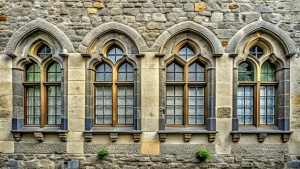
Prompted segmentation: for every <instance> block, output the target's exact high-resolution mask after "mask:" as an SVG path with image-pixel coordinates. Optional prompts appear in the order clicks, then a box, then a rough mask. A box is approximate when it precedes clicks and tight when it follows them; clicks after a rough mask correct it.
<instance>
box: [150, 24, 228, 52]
mask: <svg viewBox="0 0 300 169" xmlns="http://www.w3.org/2000/svg"><path fill="white" fill-rule="evenodd" d="M185 31H192V32H196V33H198V34H200V35H201V36H202V37H203V38H204V39H205V40H206V41H207V42H208V43H209V45H210V46H211V48H212V51H213V53H214V54H222V53H223V47H222V45H221V42H220V40H219V39H218V38H217V36H216V35H215V34H214V33H213V32H212V31H210V30H209V29H208V28H206V27H204V26H202V25H199V24H197V23H195V22H193V21H185V22H181V23H178V24H175V25H173V26H172V27H170V28H168V29H167V30H166V31H164V32H163V33H162V34H161V35H160V36H159V37H158V38H157V39H156V40H155V42H154V44H153V45H152V47H151V48H152V50H154V51H157V52H159V51H161V49H162V47H163V46H164V45H165V44H166V42H168V40H169V39H170V38H171V37H173V36H175V35H177V34H179V33H181V32H185Z"/></svg>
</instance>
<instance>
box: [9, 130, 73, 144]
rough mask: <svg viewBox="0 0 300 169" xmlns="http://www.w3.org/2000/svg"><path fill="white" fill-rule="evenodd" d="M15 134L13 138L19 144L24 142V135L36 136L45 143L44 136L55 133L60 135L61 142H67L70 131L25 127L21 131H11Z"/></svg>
mask: <svg viewBox="0 0 300 169" xmlns="http://www.w3.org/2000/svg"><path fill="white" fill-rule="evenodd" d="M11 132H12V133H13V137H14V139H15V141H16V142H19V141H21V140H22V135H23V134H25V133H26V134H34V135H35V137H36V139H37V140H38V141H40V142H43V141H44V135H45V134H46V133H55V134H58V137H59V138H60V140H61V141H63V142H65V141H67V133H68V130H60V127H44V128H39V127H23V128H21V129H19V130H11Z"/></svg>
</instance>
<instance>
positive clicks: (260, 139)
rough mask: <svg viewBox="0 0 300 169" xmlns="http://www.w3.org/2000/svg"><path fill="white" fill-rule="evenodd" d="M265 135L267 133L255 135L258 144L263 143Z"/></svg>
mask: <svg viewBox="0 0 300 169" xmlns="http://www.w3.org/2000/svg"><path fill="white" fill-rule="evenodd" d="M267 135H268V133H258V134H257V140H258V142H260V143H262V142H264V141H265V138H266V137H267Z"/></svg>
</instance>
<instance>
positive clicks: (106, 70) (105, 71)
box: [96, 63, 112, 82]
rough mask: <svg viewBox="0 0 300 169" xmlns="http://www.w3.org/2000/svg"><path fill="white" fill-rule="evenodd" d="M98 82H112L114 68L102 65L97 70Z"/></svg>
mask: <svg viewBox="0 0 300 169" xmlns="http://www.w3.org/2000/svg"><path fill="white" fill-rule="evenodd" d="M96 81H106V82H108V81H112V68H111V66H110V65H108V64H106V63H102V64H101V65H99V66H98V67H97V68H96Z"/></svg>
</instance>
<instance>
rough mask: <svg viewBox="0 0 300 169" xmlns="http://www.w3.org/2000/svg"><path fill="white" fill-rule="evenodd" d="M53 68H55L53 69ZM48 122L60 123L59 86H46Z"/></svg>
mask: <svg viewBox="0 0 300 169" xmlns="http://www.w3.org/2000/svg"><path fill="white" fill-rule="evenodd" d="M54 70H55V69H54ZM47 96H48V98H47V100H48V101H47V107H48V114H47V116H48V124H60V122H61V121H60V118H61V117H60V116H61V87H60V86H48V93H47Z"/></svg>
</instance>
